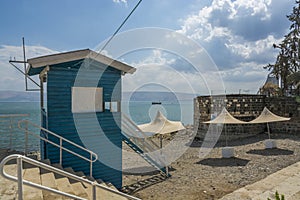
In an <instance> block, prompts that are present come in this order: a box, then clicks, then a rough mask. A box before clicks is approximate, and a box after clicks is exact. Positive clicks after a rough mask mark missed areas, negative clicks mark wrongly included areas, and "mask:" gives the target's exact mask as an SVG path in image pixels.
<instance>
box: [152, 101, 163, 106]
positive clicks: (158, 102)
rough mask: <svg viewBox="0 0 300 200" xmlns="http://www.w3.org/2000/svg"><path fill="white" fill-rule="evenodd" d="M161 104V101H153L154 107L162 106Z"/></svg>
mask: <svg viewBox="0 0 300 200" xmlns="http://www.w3.org/2000/svg"><path fill="white" fill-rule="evenodd" d="M160 104H161V102H160V101H153V102H152V105H160Z"/></svg>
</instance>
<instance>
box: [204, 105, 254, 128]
mask: <svg viewBox="0 0 300 200" xmlns="http://www.w3.org/2000/svg"><path fill="white" fill-rule="evenodd" d="M203 123H206V124H247V123H248V122H244V121H242V120H238V119H236V118H235V117H233V116H232V115H231V114H230V113H229V112H228V111H227V110H226V108H223V110H222V112H221V113H220V114H219V115H218V116H217V117H216V118H215V119H213V120H210V121H207V122H203Z"/></svg>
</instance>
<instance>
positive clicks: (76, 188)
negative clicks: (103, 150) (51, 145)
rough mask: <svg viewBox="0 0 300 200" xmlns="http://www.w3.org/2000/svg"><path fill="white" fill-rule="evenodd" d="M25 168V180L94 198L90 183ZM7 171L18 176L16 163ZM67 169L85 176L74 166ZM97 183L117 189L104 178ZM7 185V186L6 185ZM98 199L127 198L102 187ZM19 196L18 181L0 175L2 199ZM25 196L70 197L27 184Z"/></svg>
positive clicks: (49, 199)
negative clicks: (75, 169) (104, 180)
mask: <svg viewBox="0 0 300 200" xmlns="http://www.w3.org/2000/svg"><path fill="white" fill-rule="evenodd" d="M43 162H44V163H46V164H49V163H50V162H49V161H47V160H46V161H43ZM53 166H55V167H56V168H59V169H62V168H61V166H60V165H53ZM24 167H25V169H24V170H23V178H24V180H28V181H31V182H33V183H36V184H40V185H44V186H46V187H50V188H53V189H57V190H59V191H63V192H66V193H69V194H72V195H76V196H79V197H82V198H86V199H92V186H91V185H90V184H85V183H82V182H78V181H76V180H72V179H70V178H66V177H63V176H61V175H59V174H55V173H53V172H50V171H48V170H45V169H42V168H39V167H34V166H31V165H27V164H26V165H24ZM4 169H5V172H6V173H8V174H10V175H13V176H16V165H15V164H10V165H6V166H4ZM65 171H67V172H69V173H73V174H77V175H79V176H84V174H83V173H82V172H74V171H73V169H72V168H68V169H65ZM84 178H87V179H89V180H91V181H96V180H95V179H94V178H93V177H88V176H84ZM97 183H99V184H101V185H103V186H106V187H110V188H112V189H114V190H117V189H116V188H115V187H114V186H113V185H112V184H110V183H105V182H103V181H102V180H100V179H99V180H97ZM4 186H5V187H4ZM96 193H97V197H98V199H110V200H123V199H124V200H125V199H127V198H124V197H122V196H120V195H117V194H113V193H111V192H110V191H106V190H104V189H101V188H97V189H96ZM16 198H17V183H16V182H12V181H9V180H7V179H4V178H3V177H2V176H0V199H16ZM23 198H24V199H33V200H53V199H55V200H66V199H70V198H67V197H63V196H61V195H57V194H55V193H52V192H48V191H45V190H40V189H36V188H33V187H30V186H27V185H24V188H23Z"/></svg>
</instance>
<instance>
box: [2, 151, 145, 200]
mask: <svg viewBox="0 0 300 200" xmlns="http://www.w3.org/2000/svg"><path fill="white" fill-rule="evenodd" d="M11 160H17V176H12V175H9V174H7V173H5V171H4V166H5V164H7V163H8V162H9V161H11ZM23 162H26V163H29V164H31V165H34V166H36V167H40V168H43V169H46V170H48V171H51V172H53V173H57V174H59V175H62V176H64V177H67V178H70V179H73V180H76V181H79V182H84V183H87V184H89V185H91V186H92V199H93V200H96V199H97V193H96V188H101V189H104V190H106V191H109V192H112V193H114V194H117V195H120V196H122V197H125V198H128V199H130V200H140V199H139V198H136V197H134V196H131V195H128V194H125V193H122V192H120V191H118V190H114V189H111V188H109V187H107V186H104V185H100V184H99V183H97V182H93V181H90V180H88V179H85V178H82V177H79V176H76V175H74V174H71V173H69V172H65V171H63V170H61V169H58V168H55V167H52V166H50V165H47V164H45V163H42V162H39V161H37V160H33V159H31V158H28V157H26V156H22V155H19V154H13V155H10V156H7V157H5V158H4V159H3V160H2V161H1V163H0V174H1V175H2V176H3V177H4V178H6V179H9V180H12V181H15V182H17V183H18V199H19V200H23V184H25V185H28V186H30V187H34V188H37V189H42V190H46V191H49V192H53V193H55V194H58V195H62V196H66V197H70V198H73V199H80V200H85V198H81V197H79V196H76V195H72V194H69V193H66V192H63V191H60V190H56V189H53V188H49V187H46V186H44V185H40V184H37V183H33V182H31V181H28V180H23V174H22V170H23Z"/></svg>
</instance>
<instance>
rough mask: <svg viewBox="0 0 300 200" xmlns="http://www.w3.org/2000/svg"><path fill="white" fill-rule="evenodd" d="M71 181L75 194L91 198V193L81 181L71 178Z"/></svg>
mask: <svg viewBox="0 0 300 200" xmlns="http://www.w3.org/2000/svg"><path fill="white" fill-rule="evenodd" d="M69 182H70V184H71V187H72V189H73V191H74V193H75V195H77V196H80V197H82V198H86V199H91V198H89V195H88V194H87V192H86V190H85V188H84V186H83V185H82V183H81V182H77V181H73V182H72V180H69Z"/></svg>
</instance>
